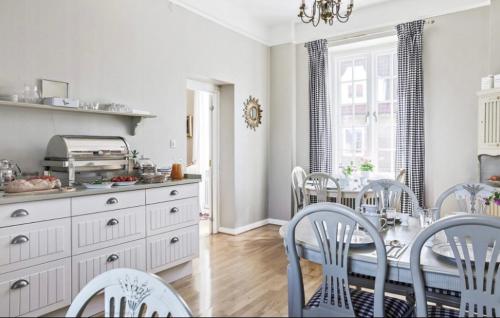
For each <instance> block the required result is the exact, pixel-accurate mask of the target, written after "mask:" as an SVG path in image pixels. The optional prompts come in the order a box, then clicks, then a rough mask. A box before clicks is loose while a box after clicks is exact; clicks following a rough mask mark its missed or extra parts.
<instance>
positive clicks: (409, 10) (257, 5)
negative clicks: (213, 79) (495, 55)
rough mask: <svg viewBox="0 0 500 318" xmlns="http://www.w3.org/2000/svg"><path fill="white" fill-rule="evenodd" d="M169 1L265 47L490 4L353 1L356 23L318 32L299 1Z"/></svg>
mask: <svg viewBox="0 0 500 318" xmlns="http://www.w3.org/2000/svg"><path fill="white" fill-rule="evenodd" d="M170 1H171V2H172V3H174V4H176V5H179V6H182V7H184V8H186V9H189V10H191V11H193V12H195V13H197V14H199V15H201V16H204V17H205V18H208V19H210V20H212V21H214V22H217V23H219V24H221V25H223V26H225V27H227V28H230V29H231V30H233V31H236V32H239V33H241V34H243V35H245V36H248V37H250V38H252V39H254V40H257V41H259V42H261V43H264V44H266V45H269V46H272V45H277V44H283V43H289V42H304V41H309V40H311V39H313V38H314V37H316V38H318V36H322V37H324V36H333V35H336V34H338V33H349V32H351V33H352V32H355V31H356V32H357V31H360V30H368V29H373V28H378V27H381V26H383V25H384V24H385V25H386V26H388V25H395V24H397V23H401V22H407V21H410V20H411V19H417V18H427V17H432V16H437V15H442V14H446V13H451V12H456V11H462V10H467V9H471V8H474V7H478V6H483V5H487V4H489V3H490V0H438V1H436V0H354V12H353V16H352V18H351V20H355V19H356V18H357V21H354V22H353V23H351V22H349V23H347V24H342V25H340V24H334V25H333V26H329V27H327V28H324V27H323V28H318V29H321V31H320V32H318V31H317V29H315V28H313V27H312V26H311V25H305V24H302V23H299V22H300V20H299V18H298V17H297V14H298V8H299V6H300V4H301V2H302V1H301V0H170ZM312 1H313V0H306V3H309V4H310V3H312ZM343 1H344V2H348V0H343ZM381 17H382V18H381Z"/></svg>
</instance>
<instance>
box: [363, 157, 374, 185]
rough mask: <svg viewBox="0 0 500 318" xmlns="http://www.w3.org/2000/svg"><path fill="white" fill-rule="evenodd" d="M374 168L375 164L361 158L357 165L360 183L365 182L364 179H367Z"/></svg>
mask: <svg viewBox="0 0 500 318" xmlns="http://www.w3.org/2000/svg"><path fill="white" fill-rule="evenodd" d="M373 170H375V165H374V164H373V162H371V160H367V159H365V160H363V161H362V162H361V164H360V165H359V171H360V176H359V177H360V181H361V184H365V183H366V181H368V178H369V177H370V174H371V173H372V172H373Z"/></svg>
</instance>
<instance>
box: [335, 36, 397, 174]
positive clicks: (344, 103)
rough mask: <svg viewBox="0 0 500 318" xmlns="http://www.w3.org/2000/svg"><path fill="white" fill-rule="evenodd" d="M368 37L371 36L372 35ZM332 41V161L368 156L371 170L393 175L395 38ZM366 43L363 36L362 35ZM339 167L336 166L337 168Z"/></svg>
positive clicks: (340, 162) (344, 162)
mask: <svg viewBox="0 0 500 318" xmlns="http://www.w3.org/2000/svg"><path fill="white" fill-rule="evenodd" d="M371 42H373V41H371ZM383 42H384V43H383V44H380V43H377V44H373V43H370V44H367V45H359V43H358V44H357V45H356V47H357V48H354V47H352V46H351V47H348V46H347V45H346V46H343V47H334V48H332V50H331V52H330V59H331V63H330V64H331V66H332V85H331V87H332V89H333V93H332V96H333V105H334V113H333V134H334V136H333V140H334V156H333V157H334V161H335V162H334V166H335V167H338V168H340V167H341V166H345V165H347V164H349V163H351V162H354V163H355V164H357V165H359V163H360V162H362V161H364V160H371V161H372V162H373V164H374V165H375V173H376V174H378V175H382V176H387V177H394V175H395V161H396V160H395V156H396V151H395V149H396V116H397V55H396V41H395V40H394V39H392V38H391V39H390V40H389V41H388V40H387V39H386V40H385V41H383ZM367 43H368V41H367ZM337 171H339V170H337Z"/></svg>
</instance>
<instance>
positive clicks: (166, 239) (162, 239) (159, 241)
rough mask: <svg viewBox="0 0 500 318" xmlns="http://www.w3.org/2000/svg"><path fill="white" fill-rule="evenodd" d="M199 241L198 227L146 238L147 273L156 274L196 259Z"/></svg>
mask: <svg viewBox="0 0 500 318" xmlns="http://www.w3.org/2000/svg"><path fill="white" fill-rule="evenodd" d="M199 240H200V234H199V230H198V225H195V226H190V227H187V228H183V229H180V230H177V231H172V232H168V233H165V234H161V235H157V236H153V237H148V238H147V240H146V244H147V266H148V271H149V272H153V273H157V272H159V271H162V270H165V269H168V268H171V267H174V266H177V265H179V264H181V263H184V262H187V261H189V260H191V259H193V258H195V257H197V256H198V252H199Z"/></svg>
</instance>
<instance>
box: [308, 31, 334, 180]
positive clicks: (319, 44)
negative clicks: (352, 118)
mask: <svg viewBox="0 0 500 318" xmlns="http://www.w3.org/2000/svg"><path fill="white" fill-rule="evenodd" d="M305 47H306V48H307V51H308V52H309V103H310V111H309V114H310V116H309V117H310V132H309V145H310V146H309V166H310V170H311V173H314V172H325V173H329V174H331V173H332V170H333V169H332V166H333V162H332V155H333V153H332V127H331V116H332V108H331V103H330V97H329V80H328V72H329V68H328V41H327V40H318V41H314V42H309V43H306V45H305Z"/></svg>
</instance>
